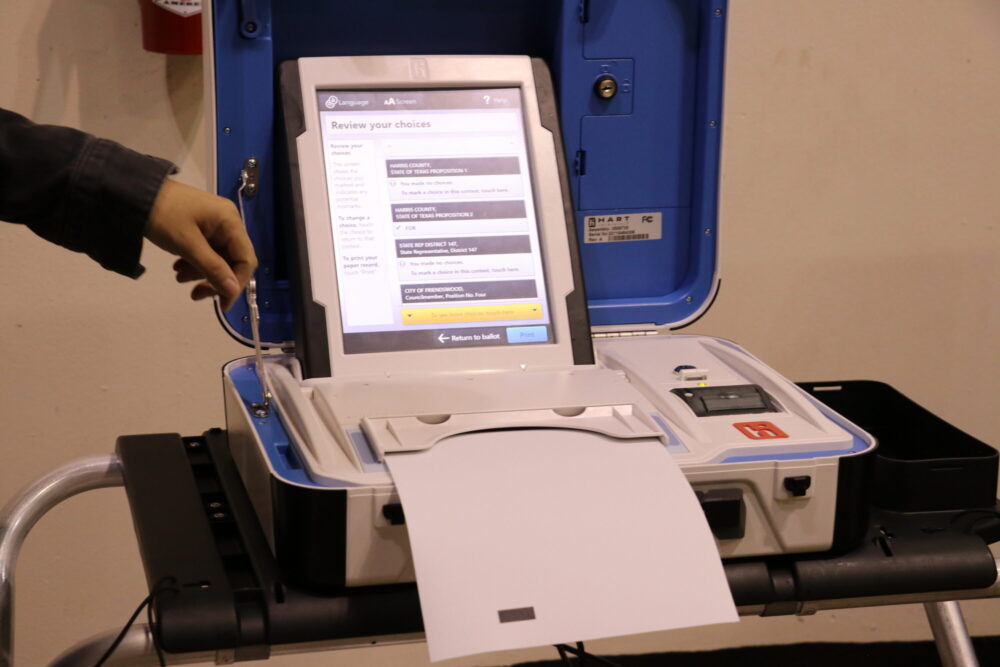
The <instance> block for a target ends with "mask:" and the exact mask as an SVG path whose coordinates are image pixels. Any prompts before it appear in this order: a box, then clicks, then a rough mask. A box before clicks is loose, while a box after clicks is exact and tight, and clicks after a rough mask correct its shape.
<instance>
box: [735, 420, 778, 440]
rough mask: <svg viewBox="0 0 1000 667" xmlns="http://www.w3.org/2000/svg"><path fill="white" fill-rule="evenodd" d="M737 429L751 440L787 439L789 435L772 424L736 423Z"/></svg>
mask: <svg viewBox="0 0 1000 667" xmlns="http://www.w3.org/2000/svg"><path fill="white" fill-rule="evenodd" d="M733 426H735V427H736V429H737V430H738V431H739V432H740V433H742V434H743V435H745V436H746V437H748V438H750V439H751V440H773V439H775V438H787V437H788V434H787V433H785V432H784V431H782V430H781V429H780V428H778V427H777V426H775V425H774V424H772V423H771V422H736V423H735V424H733Z"/></svg>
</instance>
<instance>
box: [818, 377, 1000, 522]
mask: <svg viewBox="0 0 1000 667" xmlns="http://www.w3.org/2000/svg"><path fill="white" fill-rule="evenodd" d="M800 386H802V387H803V388H804V389H806V390H807V391H809V392H810V393H811V394H813V395H814V396H815V397H816V398H817V399H819V400H820V401H822V402H823V403H825V404H827V405H829V406H830V407H831V408H833V409H834V410H836V411H837V412H839V413H840V414H842V415H844V416H845V417H847V418H848V419H850V420H851V421H853V422H854V423H855V424H857V425H858V426H860V427H861V428H863V429H864V430H866V431H868V432H869V433H871V434H872V435H874V436H875V438H876V439H878V449H877V450H876V451H875V460H874V462H873V468H872V475H873V479H872V484H871V490H872V496H871V501H872V505H874V506H875V507H884V508H886V509H891V510H895V511H898V512H931V511H942V510H967V509H973V508H986V507H992V506H993V504H994V503H995V502H996V492H997V464H998V455H997V450H995V449H993V448H992V447H990V446H989V445H987V444H986V443H984V442H981V441H979V440H977V439H976V438H973V437H972V436H971V435H968V434H967V433H964V432H962V431H960V430H959V429H957V428H955V427H954V426H952V425H951V424H949V423H948V422H946V421H944V420H943V419H941V418H940V417H938V416H936V415H934V414H932V413H931V412H929V411H928V410H927V409H926V408H923V407H921V406H920V405H918V404H917V403H915V402H913V401H912V400H910V399H909V398H907V397H906V396H904V395H903V394H901V393H900V392H899V391H897V390H896V389H894V388H893V387H891V386H889V385H887V384H885V383H883V382H874V381H871V380H851V381H846V382H804V383H801V385H800Z"/></svg>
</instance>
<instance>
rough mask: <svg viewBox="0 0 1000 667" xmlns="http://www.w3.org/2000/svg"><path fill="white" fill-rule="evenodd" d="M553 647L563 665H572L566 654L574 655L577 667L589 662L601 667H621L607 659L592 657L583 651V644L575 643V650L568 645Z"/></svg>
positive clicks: (592, 655) (597, 656) (582, 666)
mask: <svg viewBox="0 0 1000 667" xmlns="http://www.w3.org/2000/svg"><path fill="white" fill-rule="evenodd" d="M555 647H556V650H557V651H559V657H560V658H561V659H562V663H563V664H564V665H572V663H571V662H570V661H569V655H567V654H572V655H575V656H576V657H577V658H579V659H578V660H577V665H578V666H579V667H584V666H585V665H587V664H588V663H589V662H590V661H591V660H593V661H595V662H597V663H598V664H601V665H607V666H608V667H621V665H619V664H618V663H617V662H611V661H610V660H608V659H607V658H602V657H601V656H599V655H594V654H593V653H587V651H586V650H584V648H583V642H577V643H576V648H573V647H572V646H569V645H568V644H556V645H555Z"/></svg>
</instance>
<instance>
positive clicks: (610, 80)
mask: <svg viewBox="0 0 1000 667" xmlns="http://www.w3.org/2000/svg"><path fill="white" fill-rule="evenodd" d="M594 92H595V93H597V96H598V97H600V98H601V99H602V100H610V99H611V98H612V97H614V96H615V95H616V94H617V93H618V82H617V81H615V77H613V76H611V75H610V74H605V75H604V76H602V77H600V78H599V79H597V81H596V82H595V83H594Z"/></svg>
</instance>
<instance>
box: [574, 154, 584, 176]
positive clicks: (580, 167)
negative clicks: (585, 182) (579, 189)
mask: <svg viewBox="0 0 1000 667" xmlns="http://www.w3.org/2000/svg"><path fill="white" fill-rule="evenodd" d="M573 171H574V172H576V174H577V175H578V176H583V175H584V174H586V173H587V151H585V150H579V151H577V152H576V156H575V157H574V158H573Z"/></svg>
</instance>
